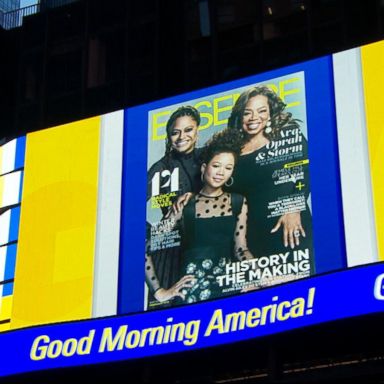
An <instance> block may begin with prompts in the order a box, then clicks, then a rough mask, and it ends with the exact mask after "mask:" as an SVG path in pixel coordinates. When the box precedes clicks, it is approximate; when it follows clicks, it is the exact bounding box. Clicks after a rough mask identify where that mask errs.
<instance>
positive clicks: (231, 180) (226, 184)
mask: <svg viewBox="0 0 384 384" xmlns="http://www.w3.org/2000/svg"><path fill="white" fill-rule="evenodd" d="M228 181H230V183H229V184H228ZM232 184H233V177H232V176H231V177H230V178H229V179H228V180H227V181H226V182H225V186H226V187H230V186H231V185H232Z"/></svg>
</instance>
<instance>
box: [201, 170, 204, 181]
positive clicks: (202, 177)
mask: <svg viewBox="0 0 384 384" xmlns="http://www.w3.org/2000/svg"><path fill="white" fill-rule="evenodd" d="M200 179H201V182H202V183H204V172H201V176H200Z"/></svg>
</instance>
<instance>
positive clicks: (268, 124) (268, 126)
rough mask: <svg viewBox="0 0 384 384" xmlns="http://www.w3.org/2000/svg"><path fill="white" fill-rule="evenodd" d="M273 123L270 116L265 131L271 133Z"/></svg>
mask: <svg viewBox="0 0 384 384" xmlns="http://www.w3.org/2000/svg"><path fill="white" fill-rule="evenodd" d="M271 125H272V123H271V119H270V118H269V119H268V121H267V124H266V125H265V133H271V132H272V128H271Z"/></svg>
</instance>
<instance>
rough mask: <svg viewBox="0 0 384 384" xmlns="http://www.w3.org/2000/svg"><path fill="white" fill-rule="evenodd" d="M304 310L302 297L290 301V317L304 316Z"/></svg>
mask: <svg viewBox="0 0 384 384" xmlns="http://www.w3.org/2000/svg"><path fill="white" fill-rule="evenodd" d="M304 311H305V300H304V299H303V298H302V297H298V298H297V299H295V300H293V301H292V308H291V311H290V315H291V317H293V318H295V317H301V316H304Z"/></svg>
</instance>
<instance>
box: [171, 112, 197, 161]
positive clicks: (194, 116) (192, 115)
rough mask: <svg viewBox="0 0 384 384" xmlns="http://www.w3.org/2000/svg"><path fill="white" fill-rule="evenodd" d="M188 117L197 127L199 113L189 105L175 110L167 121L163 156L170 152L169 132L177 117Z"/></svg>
mask: <svg viewBox="0 0 384 384" xmlns="http://www.w3.org/2000/svg"><path fill="white" fill-rule="evenodd" d="M183 116H189V117H190V118H191V119H192V120H194V121H196V124H197V126H199V125H200V113H199V111H198V110H197V109H196V108H195V107H192V106H190V105H185V106H181V107H179V108H177V109H176V111H174V112H173V113H172V115H171V116H170V118H169V119H168V121H167V126H166V130H167V139H166V142H165V154H166V155H169V154H170V153H171V151H172V141H171V132H172V129H173V128H174V126H175V124H176V120H177V119H178V118H179V117H183Z"/></svg>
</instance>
